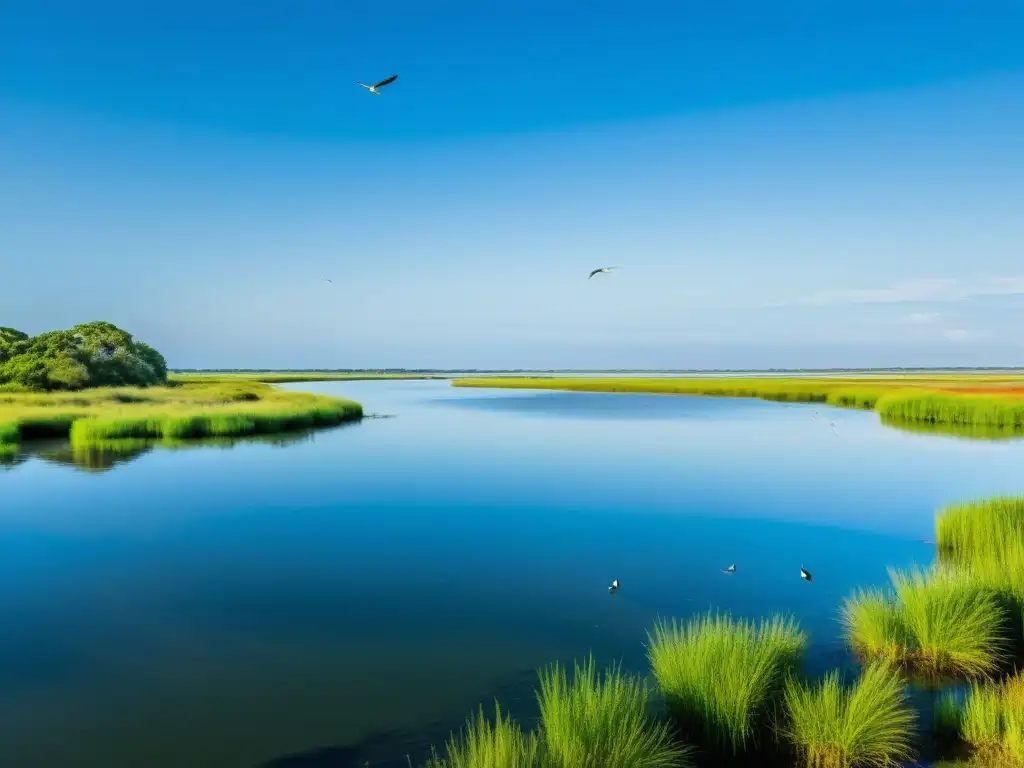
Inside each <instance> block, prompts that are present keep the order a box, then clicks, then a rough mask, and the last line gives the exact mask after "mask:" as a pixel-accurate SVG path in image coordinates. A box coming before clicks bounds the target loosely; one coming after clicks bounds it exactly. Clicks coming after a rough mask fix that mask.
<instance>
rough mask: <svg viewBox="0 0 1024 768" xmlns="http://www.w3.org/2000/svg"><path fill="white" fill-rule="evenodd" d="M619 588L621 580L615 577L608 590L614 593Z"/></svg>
mask: <svg viewBox="0 0 1024 768" xmlns="http://www.w3.org/2000/svg"><path fill="white" fill-rule="evenodd" d="M618 588H619V580H618V579H613V580H612V583H611V586H609V587H608V591H609V592H611V593H614V592H615V590H616V589H618Z"/></svg>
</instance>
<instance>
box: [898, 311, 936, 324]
mask: <svg viewBox="0 0 1024 768" xmlns="http://www.w3.org/2000/svg"><path fill="white" fill-rule="evenodd" d="M941 318H942V315H941V314H940V313H938V312H911V313H910V314H909V315H907V322H908V323H911V324H912V325H933V324H935V323H937V322H938V321H939V320H940V319H941Z"/></svg>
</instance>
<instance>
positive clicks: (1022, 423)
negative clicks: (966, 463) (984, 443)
mask: <svg viewBox="0 0 1024 768" xmlns="http://www.w3.org/2000/svg"><path fill="white" fill-rule="evenodd" d="M875 410H877V411H878V414H879V416H880V417H881V419H882V420H883V421H909V422H924V423H933V424H964V425H967V424H971V425H976V426H980V427H986V428H995V429H1000V430H1013V431H1020V430H1024V397H1010V396H1007V395H984V394H975V393H973V392H972V393H969V394H953V393H951V392H942V393H939V392H918V393H892V394H889V395H887V396H885V397H883V398H881V399H880V400H879V401H878V403H877V404H876V406H875Z"/></svg>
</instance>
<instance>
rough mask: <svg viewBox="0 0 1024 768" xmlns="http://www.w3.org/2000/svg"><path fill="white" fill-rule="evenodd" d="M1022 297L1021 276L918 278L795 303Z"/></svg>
mask: <svg viewBox="0 0 1024 768" xmlns="http://www.w3.org/2000/svg"><path fill="white" fill-rule="evenodd" d="M1018 295H1024V276H1020V275H1018V276H1005V277H989V276H983V277H974V278H953V277H919V278H915V279H913V280H902V281H899V282H895V283H891V284H889V285H887V286H883V287H880V288H858V289H853V290H842V291H823V292H820V293H816V294H813V295H811V296H808V297H806V298H804V299H801V300H799V301H797V302H796V303H798V304H813V305H837V304H906V303H913V302H947V301H964V300H966V299H973V298H978V297H982V296H1018Z"/></svg>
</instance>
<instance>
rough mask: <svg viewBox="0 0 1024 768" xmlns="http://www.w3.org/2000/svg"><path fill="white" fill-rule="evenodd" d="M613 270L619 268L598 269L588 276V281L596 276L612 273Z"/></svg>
mask: <svg viewBox="0 0 1024 768" xmlns="http://www.w3.org/2000/svg"><path fill="white" fill-rule="evenodd" d="M613 269H618V267H598V268H597V269H595V270H593V271H592V272H591V273H590V274H589V275H588V276H587V280H589V279H590V278H591V277H593V276H594V275H601V274H606V273H608V272H611V271H612V270H613Z"/></svg>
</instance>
